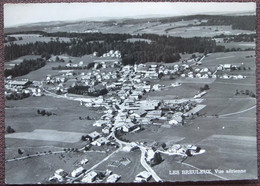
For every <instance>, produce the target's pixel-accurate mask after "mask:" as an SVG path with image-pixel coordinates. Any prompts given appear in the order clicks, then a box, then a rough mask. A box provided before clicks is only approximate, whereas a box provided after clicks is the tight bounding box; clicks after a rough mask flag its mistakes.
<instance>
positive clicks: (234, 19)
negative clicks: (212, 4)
mask: <svg viewBox="0 0 260 186" xmlns="http://www.w3.org/2000/svg"><path fill="white" fill-rule="evenodd" d="M193 19H198V20H202V19H207V20H208V22H207V23H201V24H200V25H198V26H213V25H231V26H232V29H239V30H255V29H256V22H255V20H256V16H255V15H247V16H222V15H193V16H185V17H172V18H163V19H162V20H161V22H162V23H171V22H176V21H181V20H193Z"/></svg>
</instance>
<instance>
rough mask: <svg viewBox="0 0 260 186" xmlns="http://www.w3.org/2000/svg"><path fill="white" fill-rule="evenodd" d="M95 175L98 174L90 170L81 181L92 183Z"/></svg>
mask: <svg viewBox="0 0 260 186" xmlns="http://www.w3.org/2000/svg"><path fill="white" fill-rule="evenodd" d="M97 176H98V174H97V173H96V172H95V171H90V172H89V173H87V174H86V175H85V176H84V177H83V178H82V180H81V182H83V183H93V182H94V181H95V180H96V178H97Z"/></svg>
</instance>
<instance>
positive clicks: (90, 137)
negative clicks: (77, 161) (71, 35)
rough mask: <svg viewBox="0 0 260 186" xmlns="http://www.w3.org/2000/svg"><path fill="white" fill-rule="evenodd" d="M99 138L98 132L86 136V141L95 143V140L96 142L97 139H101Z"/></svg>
mask: <svg viewBox="0 0 260 186" xmlns="http://www.w3.org/2000/svg"><path fill="white" fill-rule="evenodd" d="M99 136H100V134H99V133H98V132H97V131H94V132H92V133H90V134H88V135H87V136H86V139H88V140H89V141H94V140H96V139H97V138H99Z"/></svg>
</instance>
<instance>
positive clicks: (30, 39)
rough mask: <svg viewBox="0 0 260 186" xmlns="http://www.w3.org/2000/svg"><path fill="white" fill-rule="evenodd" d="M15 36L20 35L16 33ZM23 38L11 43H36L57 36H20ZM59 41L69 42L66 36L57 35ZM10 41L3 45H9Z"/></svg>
mask: <svg viewBox="0 0 260 186" xmlns="http://www.w3.org/2000/svg"><path fill="white" fill-rule="evenodd" d="M16 37H20V36H19V34H17V35H16ZM21 37H22V38H23V39H22V40H17V41H13V42H12V43H13V44H17V45H24V44H28V43H36V42H46V43H47V42H50V41H52V40H53V41H56V40H57V38H56V37H43V36H41V37H37V36H29V37H23V36H21ZM58 39H59V41H60V42H70V38H66V37H58ZM10 44H11V43H10V42H8V43H5V46H8V45H10Z"/></svg>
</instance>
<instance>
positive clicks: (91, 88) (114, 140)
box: [5, 50, 246, 183]
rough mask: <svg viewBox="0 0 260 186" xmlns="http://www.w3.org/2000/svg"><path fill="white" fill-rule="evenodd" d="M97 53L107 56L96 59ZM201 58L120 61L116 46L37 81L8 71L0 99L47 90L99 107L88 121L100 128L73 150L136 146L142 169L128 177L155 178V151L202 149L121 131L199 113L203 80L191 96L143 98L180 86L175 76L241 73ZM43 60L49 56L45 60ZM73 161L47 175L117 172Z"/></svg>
mask: <svg viewBox="0 0 260 186" xmlns="http://www.w3.org/2000/svg"><path fill="white" fill-rule="evenodd" d="M96 55H97V54H96V52H95V53H93V56H96ZM103 57H106V58H107V57H110V59H109V60H102V58H103ZM56 58H57V57H56ZM59 58H60V59H61V58H62V57H59ZM205 58H207V55H203V56H198V57H196V56H195V57H193V58H191V59H188V60H183V61H181V62H179V63H176V64H173V65H166V64H164V63H160V64H151V65H146V64H138V65H137V64H135V65H134V66H130V65H127V66H123V65H122V64H121V62H120V52H119V51H118V50H116V51H113V50H111V51H109V52H108V53H105V54H103V55H102V56H101V57H100V60H96V61H94V62H93V63H92V64H91V65H90V66H91V67H90V69H89V70H87V71H86V72H78V68H79V67H80V69H82V68H83V69H86V68H87V67H86V68H84V66H83V61H80V62H79V63H78V64H77V63H73V62H72V61H69V62H68V63H66V64H65V65H64V66H59V69H63V70H61V71H59V73H58V74H55V75H52V76H51V75H47V76H46V78H45V79H44V80H43V81H33V80H29V79H21V80H12V77H8V78H6V81H5V88H6V91H5V96H6V99H14V100H19V99H23V98H26V97H29V96H52V97H56V98H62V99H69V100H73V101H77V102H78V103H79V106H81V107H87V108H103V109H105V110H104V113H105V114H104V115H103V116H101V118H100V119H98V120H96V121H95V122H94V123H93V127H97V128H101V129H102V130H101V131H102V132H97V131H94V132H91V133H89V134H86V135H83V136H82V137H81V140H83V141H84V142H85V146H84V147H82V148H81V149H79V151H81V152H87V151H89V150H92V149H95V147H104V148H106V147H107V146H114V147H115V148H117V149H118V150H120V151H124V152H131V151H134V150H136V149H140V150H141V152H142V155H141V164H142V165H143V167H144V168H145V169H146V171H142V172H140V173H138V174H137V175H136V177H135V179H134V180H133V181H135V182H147V181H149V180H150V179H151V178H153V179H154V180H155V181H161V179H160V178H159V177H158V176H157V174H156V173H155V172H154V171H153V170H152V168H151V167H153V166H154V165H157V164H160V163H161V162H162V161H163V159H162V157H161V154H167V155H170V156H180V157H181V159H182V160H185V159H186V158H188V157H190V156H193V155H199V154H202V153H205V150H204V149H201V148H200V147H198V146H196V145H194V144H186V145H180V144H172V145H171V146H166V145H165V144H150V143H147V142H146V141H142V142H138V141H124V140H123V138H122V136H124V135H125V134H127V133H129V134H131V133H138V131H142V130H144V127H143V126H148V125H160V126H163V127H166V128H169V127H171V126H182V125H185V123H186V122H185V120H187V119H194V117H199V116H200V114H199V111H200V110H202V109H203V108H205V107H206V105H205V104H203V96H204V95H205V94H207V91H208V89H210V87H209V86H208V85H207V84H205V86H204V87H200V90H199V91H198V92H197V94H195V95H194V96H193V97H190V98H182V99H179V98H175V99H171V100H163V99H160V100H156V99H144V97H145V96H146V95H147V94H149V93H150V92H157V91H163V90H166V89H168V88H173V89H174V88H175V87H179V86H182V83H180V82H179V81H178V79H213V80H214V79H216V78H219V79H230V78H233V79H244V78H246V76H243V75H240V74H238V75H232V74H231V72H232V71H236V70H238V68H242V67H240V66H239V67H237V66H235V65H231V64H220V65H218V66H217V67H214V68H208V67H201V65H202V63H203V59H205ZM49 63H52V61H51V60H49ZM242 65H243V64H241V66H242ZM88 66H89V65H88ZM54 69H55V68H54ZM166 78H167V79H177V81H175V82H174V83H171V84H170V85H163V84H160V80H163V79H166ZM77 94H79V95H80V96H78V95H77ZM79 161H80V163H79V166H78V168H76V169H75V170H73V171H72V172H71V173H67V172H66V171H64V170H63V169H62V168H61V169H58V170H56V171H55V173H54V174H53V176H51V177H50V178H49V181H50V182H56V183H94V182H95V183H98V182H104V181H105V180H106V181H105V182H107V183H115V182H117V181H118V180H120V178H121V175H119V173H118V172H117V173H113V172H112V171H111V170H109V169H106V170H103V171H95V169H89V170H87V169H86V168H84V166H85V165H86V164H87V163H88V162H89V161H91V160H90V159H87V158H86V159H83V160H79Z"/></svg>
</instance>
